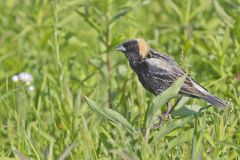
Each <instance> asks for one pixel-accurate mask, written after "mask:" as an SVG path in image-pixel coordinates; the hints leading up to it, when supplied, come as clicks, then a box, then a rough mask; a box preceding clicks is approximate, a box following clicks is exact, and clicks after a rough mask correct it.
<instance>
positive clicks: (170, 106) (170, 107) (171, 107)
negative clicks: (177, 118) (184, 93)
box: [165, 97, 182, 116]
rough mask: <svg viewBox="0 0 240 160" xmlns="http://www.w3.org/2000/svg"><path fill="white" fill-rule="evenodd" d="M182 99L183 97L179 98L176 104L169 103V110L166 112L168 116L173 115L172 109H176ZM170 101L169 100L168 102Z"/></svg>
mask: <svg viewBox="0 0 240 160" xmlns="http://www.w3.org/2000/svg"><path fill="white" fill-rule="evenodd" d="M181 99H182V97H180V98H178V99H177V101H176V102H175V104H174V105H173V106H172V105H169V104H167V105H168V110H167V112H166V113H165V115H166V116H168V115H171V113H172V111H173V110H174V108H175V107H176V106H177V104H178V103H179V101H180V100H181ZM168 103H169V102H168Z"/></svg>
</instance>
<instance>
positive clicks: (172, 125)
mask: <svg viewBox="0 0 240 160" xmlns="http://www.w3.org/2000/svg"><path fill="white" fill-rule="evenodd" d="M192 118H193V117H186V118H182V119H179V120H173V121H172V122H169V123H168V124H167V125H166V126H162V127H161V130H160V131H159V132H155V133H154V135H155V134H156V135H157V136H154V135H152V136H154V140H153V142H156V143H157V142H158V141H159V140H160V139H161V138H163V137H165V136H166V135H167V134H168V133H170V132H171V131H173V130H174V129H175V128H177V127H181V126H183V125H184V124H186V123H188V122H189V121H190V120H192Z"/></svg>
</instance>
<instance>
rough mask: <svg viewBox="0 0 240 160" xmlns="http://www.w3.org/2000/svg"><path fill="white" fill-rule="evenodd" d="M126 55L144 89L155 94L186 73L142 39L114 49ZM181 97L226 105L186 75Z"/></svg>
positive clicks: (216, 105) (215, 104)
mask: <svg viewBox="0 0 240 160" xmlns="http://www.w3.org/2000/svg"><path fill="white" fill-rule="evenodd" d="M116 50H117V51H121V52H123V53H125V56H126V57H127V59H128V61H129V64H130V66H131V68H132V69H133V70H134V71H135V72H136V74H137V75H138V79H139V81H140V82H141V84H142V85H143V87H144V88H145V89H147V90H148V91H150V92H151V93H152V94H154V95H159V94H161V93H162V92H163V91H164V90H166V89H167V88H168V87H170V85H171V84H172V83H173V82H174V81H176V80H177V79H178V78H180V77H182V76H183V75H185V74H186V73H185V72H184V71H183V70H182V69H181V68H180V67H179V65H178V64H177V63H176V62H175V61H174V59H172V58H171V57H169V56H167V55H166V54H163V53H161V52H157V51H155V50H153V49H151V48H149V47H148V44H147V43H146V41H144V40H143V39H132V40H129V41H126V42H124V43H122V44H121V45H119V46H118V47H117V48H116ZM179 94H180V95H185V96H189V97H193V98H200V99H204V100H205V101H207V102H209V103H210V104H212V105H214V106H215V107H217V108H224V107H226V106H227V104H226V102H225V101H223V100H221V99H220V98H218V97H216V96H214V95H212V94H210V93H209V92H208V91H207V90H206V89H205V88H203V87H202V86H200V85H199V84H198V83H197V82H196V81H194V80H193V79H192V78H191V77H189V76H187V78H186V80H185V82H184V84H183V86H182V87H181V89H180V91H179Z"/></svg>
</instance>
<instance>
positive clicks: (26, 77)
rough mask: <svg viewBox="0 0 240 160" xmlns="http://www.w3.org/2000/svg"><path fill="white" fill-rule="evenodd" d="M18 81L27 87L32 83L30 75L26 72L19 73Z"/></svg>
mask: <svg viewBox="0 0 240 160" xmlns="http://www.w3.org/2000/svg"><path fill="white" fill-rule="evenodd" d="M18 79H19V80H20V81H22V82H23V83H26V84H27V85H29V84H30V83H31V82H32V81H33V77H32V75H31V74H29V73H26V72H22V73H19V74H18Z"/></svg>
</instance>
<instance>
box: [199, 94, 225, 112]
mask: <svg viewBox="0 0 240 160" xmlns="http://www.w3.org/2000/svg"><path fill="white" fill-rule="evenodd" d="M201 98H202V99H204V100H205V101H207V102H208V103H210V104H211V105H213V106H215V107H217V108H218V109H223V108H225V107H227V106H228V104H227V102H226V101H224V100H222V99H220V98H218V97H216V96H214V95H211V94H209V93H208V94H206V95H205V96H203V97H201Z"/></svg>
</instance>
